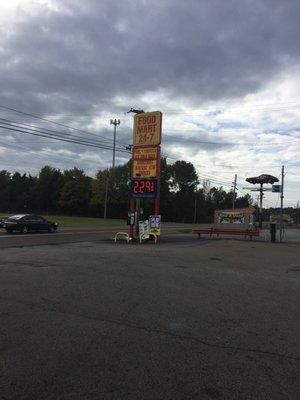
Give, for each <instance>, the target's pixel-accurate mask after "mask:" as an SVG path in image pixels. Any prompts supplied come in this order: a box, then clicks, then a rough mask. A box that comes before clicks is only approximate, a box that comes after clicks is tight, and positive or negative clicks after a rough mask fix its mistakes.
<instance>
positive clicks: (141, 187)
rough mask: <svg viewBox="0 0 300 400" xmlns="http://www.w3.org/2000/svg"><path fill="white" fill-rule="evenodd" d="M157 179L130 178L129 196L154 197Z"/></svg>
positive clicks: (135, 197) (155, 195)
mask: <svg viewBox="0 0 300 400" xmlns="http://www.w3.org/2000/svg"><path fill="white" fill-rule="evenodd" d="M156 197H157V179H132V180H131V198H133V199H141V198H148V199H156Z"/></svg>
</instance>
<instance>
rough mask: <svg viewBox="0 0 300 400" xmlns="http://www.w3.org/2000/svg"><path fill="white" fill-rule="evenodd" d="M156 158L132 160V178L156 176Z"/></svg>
mask: <svg viewBox="0 0 300 400" xmlns="http://www.w3.org/2000/svg"><path fill="white" fill-rule="evenodd" d="M157 172H158V168H157V160H133V163H132V178H133V179H137V178H156V177H157Z"/></svg>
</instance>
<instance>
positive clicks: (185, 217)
mask: <svg viewBox="0 0 300 400" xmlns="http://www.w3.org/2000/svg"><path fill="white" fill-rule="evenodd" d="M169 182H170V189H171V190H172V191H173V194H172V198H173V199H172V200H173V211H174V214H173V218H174V219H175V220H176V221H181V222H192V221H193V218H194V206H195V189H196V185H197V184H198V183H199V181H198V176H197V173H196V170H195V167H194V166H193V164H192V163H190V162H186V161H176V162H175V163H174V164H172V165H171V166H170V180H169Z"/></svg>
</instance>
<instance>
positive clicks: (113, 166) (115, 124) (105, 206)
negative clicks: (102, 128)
mask: <svg viewBox="0 0 300 400" xmlns="http://www.w3.org/2000/svg"><path fill="white" fill-rule="evenodd" d="M110 124H111V125H114V145H113V160H112V168H113V169H114V168H115V160H116V136H117V125H120V120H119V119H118V120H117V119H111V120H110ZM108 181H109V174H108V175H107V178H106V185H105V199H104V213H103V218H104V219H106V214H107V198H108Z"/></svg>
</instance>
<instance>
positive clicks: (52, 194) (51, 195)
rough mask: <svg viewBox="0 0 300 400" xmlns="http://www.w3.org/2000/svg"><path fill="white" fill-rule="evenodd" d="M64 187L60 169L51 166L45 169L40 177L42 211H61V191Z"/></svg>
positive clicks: (39, 188) (39, 190) (39, 187)
mask: <svg viewBox="0 0 300 400" xmlns="http://www.w3.org/2000/svg"><path fill="white" fill-rule="evenodd" d="M62 185H63V175H62V173H61V171H60V170H59V169H56V168H53V167H51V166H49V165H46V166H45V167H43V168H42V169H41V171H40V173H39V177H38V198H39V205H38V209H39V210H40V211H43V212H46V213H51V212H58V211H59V210H60V204H59V199H60V191H61V189H62Z"/></svg>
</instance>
